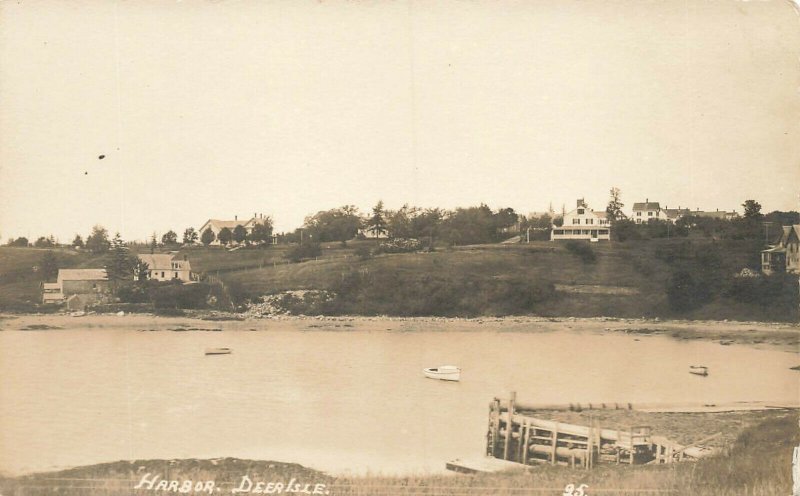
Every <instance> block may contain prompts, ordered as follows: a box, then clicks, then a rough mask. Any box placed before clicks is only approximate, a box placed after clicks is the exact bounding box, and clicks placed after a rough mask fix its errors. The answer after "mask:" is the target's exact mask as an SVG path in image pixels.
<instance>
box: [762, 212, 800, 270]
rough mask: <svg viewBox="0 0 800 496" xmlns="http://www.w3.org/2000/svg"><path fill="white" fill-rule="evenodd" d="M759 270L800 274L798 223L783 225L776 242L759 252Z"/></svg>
mask: <svg viewBox="0 0 800 496" xmlns="http://www.w3.org/2000/svg"><path fill="white" fill-rule="evenodd" d="M761 271H762V272H763V273H765V274H772V273H774V272H789V273H793V274H800V224H795V225H793V226H783V234H782V235H781V238H780V239H779V240H778V243H777V244H776V245H775V246H772V247H770V248H768V249H766V250H763V251H762V252H761Z"/></svg>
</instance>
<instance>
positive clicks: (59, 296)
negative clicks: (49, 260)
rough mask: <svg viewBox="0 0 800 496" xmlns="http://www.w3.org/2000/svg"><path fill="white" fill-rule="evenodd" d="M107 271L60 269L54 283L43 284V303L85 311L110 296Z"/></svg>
mask: <svg viewBox="0 0 800 496" xmlns="http://www.w3.org/2000/svg"><path fill="white" fill-rule="evenodd" d="M110 294H111V292H110V288H109V285H108V275H107V274H106V270H105V269H59V271H58V278H57V279H56V282H54V283H47V282H46V283H43V284H42V303H55V304H59V303H66V305H67V309H68V310H83V309H84V308H86V306H87V305H90V304H92V303H102V302H105V301H107V300H108V298H109V296H110Z"/></svg>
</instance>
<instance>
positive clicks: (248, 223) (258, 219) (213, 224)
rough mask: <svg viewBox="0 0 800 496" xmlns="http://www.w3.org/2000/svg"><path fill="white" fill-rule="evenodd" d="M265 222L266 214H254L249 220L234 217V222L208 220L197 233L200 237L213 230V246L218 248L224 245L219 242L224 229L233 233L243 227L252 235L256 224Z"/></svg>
mask: <svg viewBox="0 0 800 496" xmlns="http://www.w3.org/2000/svg"><path fill="white" fill-rule="evenodd" d="M265 220H267V217H264V214H253V217H252V218H250V219H248V220H239V216H237V215H235V216H234V217H233V220H219V219H208V220H207V221H206V222H205V224H203V225H202V227H200V229H198V230H197V233H198V235H199V236H202V235H203V233H204V232H205V230H206V229H211V232H213V233H214V241H212V242H211V244H212V245H215V246H217V245H220V244H222V243H220V241H219V232H220V231H222V230H223V229H224V228H226V227H227V228H228V230H230V231H231V233H232V232H233V230H234V229H236V226H242V227H244V229H245V231H247V234H248V235H250V233H252V232H253V228H254V227H255V226H256V224H260V223H262V222H264V221H265ZM274 238H275V237H274V236H273V244H274V243H275V240H274Z"/></svg>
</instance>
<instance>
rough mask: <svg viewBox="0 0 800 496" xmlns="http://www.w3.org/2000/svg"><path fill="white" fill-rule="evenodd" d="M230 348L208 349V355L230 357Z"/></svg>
mask: <svg viewBox="0 0 800 496" xmlns="http://www.w3.org/2000/svg"><path fill="white" fill-rule="evenodd" d="M232 351H233V350H231V349H230V348H206V355H230V354H231V352H232Z"/></svg>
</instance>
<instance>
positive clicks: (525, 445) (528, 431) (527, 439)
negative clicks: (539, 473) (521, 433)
mask: <svg viewBox="0 0 800 496" xmlns="http://www.w3.org/2000/svg"><path fill="white" fill-rule="evenodd" d="M530 439H531V424H530V422H529V421H528V420H525V441H524V442H523V443H522V463H523V464H524V465H527V464H528V443H529V442H530Z"/></svg>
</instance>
